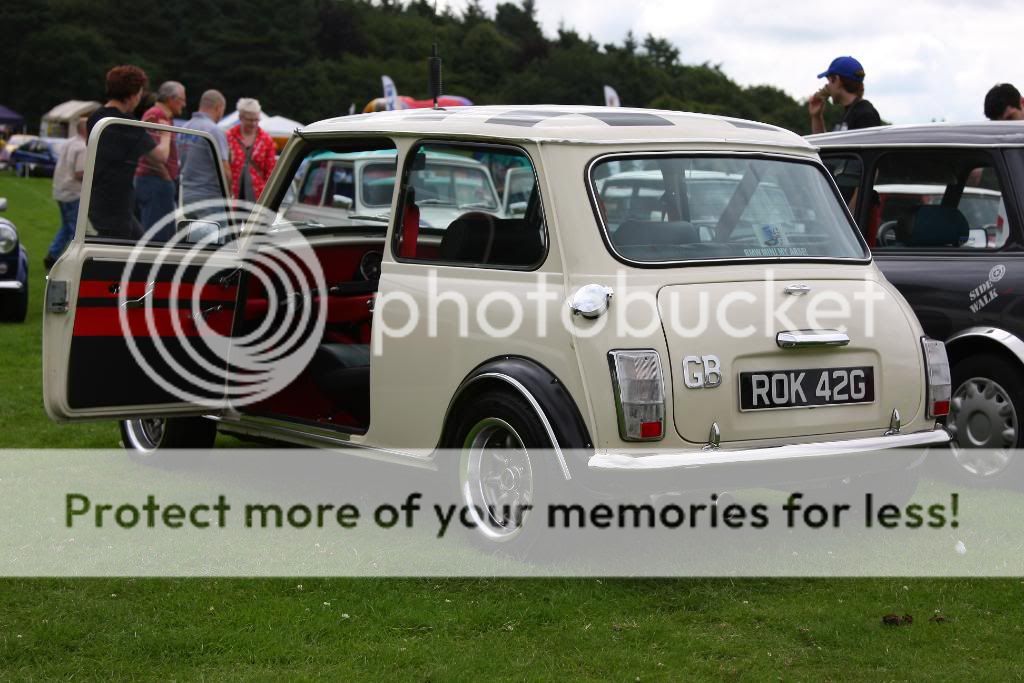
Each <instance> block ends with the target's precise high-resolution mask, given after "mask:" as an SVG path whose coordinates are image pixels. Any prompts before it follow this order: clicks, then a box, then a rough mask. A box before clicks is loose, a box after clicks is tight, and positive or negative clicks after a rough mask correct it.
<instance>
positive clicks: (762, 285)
mask: <svg viewBox="0 0 1024 683" xmlns="http://www.w3.org/2000/svg"><path fill="white" fill-rule="evenodd" d="M147 127H148V128H151V129H153V130H151V131H149V133H148V134H149V135H154V136H156V135H175V134H176V132H175V129H172V128H160V127H157V126H152V125H149V124H141V123H138V122H125V121H121V120H114V119H108V120H106V121H104V122H101V124H100V125H99V126H98V127H97V129H96V131H95V132H94V134H93V136H92V137H91V139H90V150H89V162H90V170H89V171H88V172H87V174H86V179H85V191H84V192H83V206H82V211H81V213H80V216H81V218H80V224H79V226H78V234H77V235H76V237H75V240H74V243H73V244H72V246H71V247H70V249H69V250H68V251H67V253H66V254H65V255H64V256H63V257H62V258H61V260H60V261H59V262H58V263H57V264H56V266H55V267H54V268H53V270H52V271H51V273H50V279H49V283H48V289H47V295H46V313H45V321H44V334H45V349H44V353H45V358H44V375H45V401H46V408H47V411H48V412H49V414H50V415H51V416H52V417H53V418H54V419H56V420H76V419H119V420H122V423H121V430H122V436H123V439H124V444H125V446H126V447H127V448H129V449H131V450H133V451H135V452H137V453H153V452H156V450H157V449H163V448H168V447H206V446H210V445H212V444H213V439H214V437H215V435H216V432H217V431H218V430H220V431H224V432H229V433H233V434H240V435H249V436H255V437H259V438H262V439H273V440H277V441H280V442H286V443H292V444H301V445H307V446H318V447H324V448H331V449H345V450H346V452H349V453H351V454H354V455H371V456H372V457H375V458H378V459H386V460H391V461H394V462H398V463H404V464H409V465H414V466H420V467H428V468H437V469H441V470H445V471H446V472H447V474H446V475H445V476H450V477H452V480H453V481H457V482H459V490H460V491H461V492H462V495H463V496H464V498H465V502H466V503H468V504H474V505H479V506H480V508H481V509H484V510H490V509H492V506H494V505H496V504H501V503H502V502H503V501H504V502H507V501H509V500H513V501H530V500H536V499H537V498H538V497H541V496H542V493H543V492H544V491H549V492H550V490H551V489H552V488H553V487H556V486H575V487H581V488H586V489H589V490H597V491H601V490H606V489H608V488H615V487H617V486H621V485H625V484H630V485H631V486H632V485H637V486H640V487H641V488H643V487H646V488H648V489H649V490H651V491H655V490H659V491H666V490H677V489H681V488H686V487H688V486H697V485H699V482H701V477H702V475H703V474H705V473H718V474H721V473H726V474H728V473H733V472H734V473H735V475H736V479H737V484H736V485H737V486H738V485H740V484H741V483H745V484H747V485H758V486H768V485H771V484H777V483H781V482H789V481H802V480H811V479H815V478H818V479H826V478H836V477H843V478H847V479H848V478H850V477H857V476H861V475H869V474H870V475H878V474H879V473H881V474H884V475H885V477H886V478H887V479H888V480H890V481H896V480H902V478H903V477H904V475H905V473H906V472H907V471H908V468H911V467H912V466H914V465H915V464H916V463H917V462H919V461H920V453H919V452H917V451H913V450H905V447H925V446H929V445H934V444H944V443H946V442H947V441H948V435H947V434H946V432H945V431H944V430H943V429H941V428H940V427H939V426H937V424H936V418H937V417H940V416H942V415H944V414H945V413H946V412H947V410H948V403H949V369H948V366H947V362H946V356H945V352H944V349H943V346H942V344H941V343H938V342H935V341H932V340H930V339H928V338H926V337H925V336H924V335H923V333H922V331H921V327H920V325H919V324H918V322H917V320H916V318H915V317H914V315H913V313H912V312H911V311H910V309H909V308H908V306H907V304H906V302H905V301H904V300H903V298H902V297H901V296H900V295H899V294H898V293H897V292H896V291H895V290H894V289H893V288H892V287H891V286H890V285H889V284H888V283H887V282H886V281H885V279H884V278H883V277H882V276H881V275H880V274H879V272H878V270H877V269H876V267H875V265H874V264H873V263H872V261H871V257H870V253H869V251H868V249H867V247H866V246H865V244H864V242H863V240H862V239H861V237H860V236H859V233H858V231H857V230H856V227H855V226H854V224H853V223H852V221H851V219H850V215H849V213H848V212H847V210H846V209H845V205H844V204H843V202H842V200H841V198H840V196H839V193H838V191H837V189H836V187H835V185H834V183H833V182H832V180H831V179H830V176H829V174H828V173H827V171H826V170H825V168H824V167H823V166H822V164H821V162H820V160H819V159H818V157H817V155H816V154H815V152H814V150H813V149H812V148H811V147H810V146H809V145H808V144H807V143H806V142H804V141H803V140H802V139H801V138H799V137H798V136H796V135H793V134H791V133H789V132H786V131H784V130H781V129H778V128H775V127H772V126H768V125H763V124H759V123H752V122H748V121H741V120H735V119H728V118H721V117H712V116H704V115H696V114H684V113H678V112H667V111H645V110H632V109H618V108H616V109H609V108H595V107H570V106H550V107H460V108H458V109H453V110H450V111H445V110H422V111H414V112H410V111H396V112H387V113H375V114H369V115H362V116H349V117H344V118H337V119H330V120H326V121H322V122H320V123H316V124H313V125H310V126H308V127H306V128H305V129H304V130H302V131H300V132H299V133H297V134H296V136H294V137H293V139H292V140H291V142H290V143H289V145H288V147H287V148H286V149H285V151H284V153H283V155H282V157H281V160H280V162H279V164H278V167H277V169H276V170H275V174H274V177H273V178H272V180H271V182H270V183H269V185H268V187H267V189H266V190H265V191H264V193H263V196H262V197H261V199H260V202H259V206H258V207H257V208H256V209H255V210H254V211H253V212H252V213H251V214H249V215H248V216H244V215H243V216H242V218H240V219H239V218H237V214H236V217H235V218H232V217H231V216H230V215H228V216H227V217H225V218H223V219H222V220H220V221H219V222H218V221H217V220H216V219H213V218H204V219H203V220H202V221H188V220H181V219H180V217H179V220H178V221H177V223H176V225H175V228H176V230H175V231H174V235H175V238H172V239H171V241H162V240H165V239H166V237H164V238H160V240H150V241H146V240H142V241H140V240H139V239H138V238H137V237H136V236H135V234H133V233H132V232H131V231H130V230H129V228H128V227H125V228H124V229H123V230H119V229H118V227H117V226H116V225H115V226H111V225H110V221H109V220H108V221H107V222H106V223H105V225H104V226H102V229H100V230H98V231H97V233H98V234H96V235H90V234H87V230H86V229H87V227H89V226H88V223H89V222H90V218H89V217H90V216H94V214H93V211H92V209H91V208H90V206H89V204H88V203H87V202H89V201H91V202H96V201H97V200H99V201H100V203H101V208H102V207H104V206H107V205H108V204H109V202H110V197H98V196H97V195H96V194H95V188H94V184H95V183H96V179H97V178H99V177H101V176H102V175H103V174H104V173H110V172H111V171H110V170H109V169H105V168H101V165H102V164H110V163H113V162H111V159H116V158H117V157H116V154H114V153H113V152H108V153H104V144H107V143H105V142H104V141H105V140H110V144H112V145H119V146H120V147H119V148H124V147H130V146H131V144H135V141H137V138H139V136H140V135H142V134H145V133H146V132H145V131H142V130H140V129H143V128H147ZM97 133H98V134H97ZM129 142H131V144H129ZM148 146H149V145H147V144H145V143H144V142H143V143H139V144H138V145H136V147H135V148H134V149H135V150H136V152H138V150H139V149H144V148H148ZM133 153H135V152H133ZM354 154H381V155H394V156H395V158H397V162H398V176H397V177H398V178H399V179H400V182H398V183H394V184H392V187H393V190H392V195H391V196H390V198H389V201H387V202H386V204H387V209H386V210H382V211H380V212H379V214H380V215H375V216H369V217H367V216H363V215H359V214H351V213H349V214H345V213H344V212H339V213H337V214H336V215H335V217H334V218H333V219H332V218H329V217H327V214H324V215H323V216H321V217H318V219H317V220H316V221H315V222H313V221H309V222H303V221H295V220H291V219H290V218H289V215H290V212H291V211H292V209H293V206H294V204H295V202H297V201H300V199H299V198H298V197H297V196H296V193H295V192H294V191H292V192H290V193H289V189H290V188H292V187H293V184H294V179H295V176H296V174H297V173H300V172H303V171H304V170H306V169H308V168H309V167H310V163H311V161H310V160H313V159H321V158H332V159H343V158H346V156H345V155H354ZM450 158H462V159H466V160H472V163H467V164H464V165H462V166H460V167H455V166H453V165H452V164H447V165H446V166H443V167H442V165H440V164H438V163H436V162H435V160H438V159H450ZM481 168H486V169H487V172H488V173H489V178H490V179H493V185H494V187H493V188H492V187H490V186H489V183H490V182H491V180H490V179H488V180H487V181H486V182H481V183H479V187H478V188H477V189H479V190H480V191H481V192H483V194H484V195H486V197H485V199H484V201H487V202H494V201H495V200H494V199H493V197H494V196H497V197H504V196H506V194H507V193H508V192H510V191H511V192H513V193H515V194H516V195H517V200H522V201H525V206H522V202H521V201H520V202H519V203H520V206H521V209H520V210H517V211H508V212H505V211H501V212H491V213H488V212H487V209H490V208H491V205H490V204H487V206H480V205H476V204H475V202H476V201H480V200H477V199H474V197H476V196H477V195H476V194H475V193H471V194H472V196H469V195H467V198H466V199H465V200H464V201H463V200H460V201H457V202H455V205H456V206H458V205H462V208H461V209H460V211H459V214H458V215H457V216H456V217H454V218H453V219H452V220H451V221H450V222H449V223H447V224H446V225H434V224H431V225H425V224H424V223H423V221H421V214H422V212H425V211H426V210H427V209H428V207H429V206H430V205H431V204H432V203H433V202H434V201H435V200H436V198H437V197H442V196H445V197H454V196H456V195H458V194H460V193H461V192H463V191H464V190H465V189H466V188H470V187H472V184H473V183H474V182H477V181H475V180H474V179H473V178H474V177H476V178H477V180H479V178H480V177H482V176H481V174H480V173H479V169H481ZM521 169H529V174H530V176H531V177H532V183H530V187H529V190H528V191H527V192H523V188H522V184H523V182H522V181H523V176H524V171H523V170H521ZM473 174H476V175H475V176H473ZM630 178H632V179H633V180H637V181H638V182H639V180H642V182H640V183H639V184H636V187H638V188H643V190H642V192H643V193H644V194H643V197H642V200H643V201H642V202H639V204H642V205H643V206H642V207H641V210H639V211H637V212H631V211H629V210H627V208H628V207H627V206H626V204H623V195H622V193H623V191H624V190H623V189H622V188H624V187H627V186H628V184H627V183H626V182H625V181H626V180H627V179H630ZM513 181H514V183H515V187H514V188H512V187H509V188H508V189H507V188H506V186H507V185H508V184H510V183H512V182H513ZM631 182H632V181H631ZM485 185H486V186H487V187H485ZM424 188H431V193H430V195H429V196H428V193H427V192H425V191H424ZM639 191H640V190H638V192H639ZM91 192H92V196H90V193H91ZM606 195H607V196H606ZM638 196H639V195H638ZM125 201H127V200H125ZM613 204H614V206H613ZM108 208H109V207H108ZM257 214H262V215H263V218H261V219H257V218H256V216H257ZM97 216H99V217H100V218H103V216H102V215H101V214H97ZM381 216H383V217H384V220H381ZM125 220H127V219H125ZM92 222H95V216H94V220H93V221H92ZM94 227H95V226H94ZM211 230H212V232H211ZM218 231H219V236H217V237H216V238H213V237H212V236H213V235H214V233H218ZM295 245H303V246H302V249H305V250H306V256H305V258H306V259H307V260H306V261H305V266H304V267H303V268H301V269H297V270H295V271H293V272H292V273H291V275H283V274H281V273H280V272H278V274H277V275H274V272H275V268H276V266H274V265H273V264H274V263H277V262H278V261H282V260H284V257H281V258H280V259H270V258H268V259H265V260H262V261H261V259H260V257H261V255H262V254H264V253H267V252H273V251H274V250H275V249H280V250H283V251H282V253H284V252H287V251H288V250H290V249H293V248H294V249H298V248H297V247H295ZM312 271H318V272H319V274H316V275H315V277H314V276H313V275H310V274H309V273H311V272H312ZM297 281H298V284H296V282H297ZM289 287H292V288H296V287H297V289H296V291H294V292H293V291H287V292H285V294H283V295H282V291H284V290H288V289H289ZM295 311H301V312H303V313H309V314H310V315H309V316H307V317H306V318H303V319H302V321H299V322H296V318H295ZM313 313H316V314H317V315H313ZM317 316H320V317H319V318H318V317H317ZM310 320H319V321H320V322H319V323H318V325H314V324H313V323H311V322H309V321H310ZM303 321H304V322H303ZM311 330H312V331H311ZM271 337H273V338H274V339H273V340H272V343H270V344H269V345H264V346H263V347H262V351H260V353H263V354H264V355H265V356H268V357H269V358H270V360H271V361H272V363H267V364H265V365H273V370H274V371H278V370H279V371H280V373H279V374H281V373H283V376H280V377H276V379H275V381H276V384H275V383H274V382H269V381H268V382H263V379H264V374H265V373H264V372H263V370H264V369H265V365H260V364H259V363H255V364H246V361H247V359H250V357H251V356H252V354H251V353H250V351H251V349H252V348H253V347H255V346H259V345H260V344H261V343H262V342H263V341H265V340H267V339H269V338H271ZM293 339H294V340H296V341H295V344H292V343H291V342H292V340H293ZM299 342H301V343H299ZM300 346H301V349H299V347H300ZM293 347H294V348H293ZM268 349H269V350H268ZM296 349H297V350H296ZM256 355H257V356H259V354H256ZM293 357H295V358H298V359H299V360H298V362H296V363H292V364H291V366H290V367H284V366H289V363H287V362H285V361H287V360H288V359H290V358H293ZM257 360H259V358H257ZM271 374H273V373H271ZM441 449H454V450H456V451H458V452H459V453H460V455H459V457H457V458H455V459H454V460H453V461H451V462H448V463H445V462H442V461H441V456H440V455H438V454H439V453H440V452H441ZM495 451H497V452H498V454H497V455H495ZM542 453H543V454H547V453H550V454H551V457H541V454H542ZM446 465H451V466H450V467H447V466H446ZM741 479H742V480H744V481H742V482H741V481H739V480H741ZM491 521H492V522H493V523H492V524H491V525H490V527H489V529H488V530H487V531H486V532H485V535H486V536H487V537H488V538H491V539H493V540H495V541H503V540H512V539H515V538H516V537H517V535H518V534H519V533H520V531H521V528H522V527H521V526H520V525H518V524H517V523H515V522H514V521H512V520H510V519H509V518H507V517H500V518H497V519H494V520H491ZM519 521H522V520H519ZM523 523H524V524H526V522H523Z"/></svg>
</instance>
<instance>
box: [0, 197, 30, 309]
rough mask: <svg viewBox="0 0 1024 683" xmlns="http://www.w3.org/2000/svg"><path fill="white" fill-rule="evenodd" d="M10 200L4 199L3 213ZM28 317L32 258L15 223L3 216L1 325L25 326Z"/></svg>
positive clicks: (1, 202) (0, 234)
mask: <svg viewBox="0 0 1024 683" xmlns="http://www.w3.org/2000/svg"><path fill="white" fill-rule="evenodd" d="M6 210H7V200H6V199H5V198H3V197H0V211H6ZM27 313H28V254H26V253H25V247H24V246H23V245H22V244H21V240H20V239H19V238H18V229H17V228H16V227H15V226H14V223H12V222H11V221H9V220H8V219H7V218H4V217H3V216H0V321H3V322H22V321H24V320H25V316H26V314H27Z"/></svg>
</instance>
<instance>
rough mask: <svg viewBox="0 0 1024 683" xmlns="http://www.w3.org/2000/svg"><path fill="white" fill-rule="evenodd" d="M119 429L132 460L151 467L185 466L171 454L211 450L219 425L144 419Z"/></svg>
mask: <svg viewBox="0 0 1024 683" xmlns="http://www.w3.org/2000/svg"><path fill="white" fill-rule="evenodd" d="M118 425H119V427H120V430H121V444H122V445H123V446H124V448H125V449H126V450H127V451H128V457H129V458H131V459H132V460H135V461H136V462H140V463H144V464H147V465H156V466H166V465H171V464H179V463H180V464H184V463H183V462H181V461H180V458H179V459H178V462H177V463H176V462H173V461H172V460H171V459H170V458H168V455H169V453H168V451H170V450H172V449H196V450H198V449H209V448H213V444H214V442H215V441H216V439H217V423H216V422H214V421H213V420H208V419H206V418H203V417H167V418H160V417H157V418H152V417H141V418H133V419H131V420H121V422H120V423H118Z"/></svg>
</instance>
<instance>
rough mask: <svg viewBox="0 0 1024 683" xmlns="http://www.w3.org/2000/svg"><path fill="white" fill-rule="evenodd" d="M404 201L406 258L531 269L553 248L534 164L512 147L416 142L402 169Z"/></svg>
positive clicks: (399, 250)
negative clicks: (550, 242)
mask: <svg viewBox="0 0 1024 683" xmlns="http://www.w3.org/2000/svg"><path fill="white" fill-rule="evenodd" d="M500 197H508V198H509V199H508V201H506V202H503V201H502V200H501V199H500ZM401 207H402V215H401V218H400V220H399V222H398V230H396V234H395V244H394V249H395V253H396V254H397V255H398V257H399V258H400V259H409V260H416V261H430V262H434V263H449V264H460V265H469V266H475V267H491V268H532V267H535V266H537V265H539V263H540V262H541V260H542V259H543V257H544V255H545V254H546V252H547V234H546V231H545V225H544V218H543V212H542V210H541V204H540V196H539V194H538V193H537V183H536V175H535V173H534V170H533V164H532V163H531V161H530V158H529V156H528V155H527V154H526V153H525V152H524V151H522V150H520V149H517V148H514V147H506V146H503V145H477V144H454V143H452V144H448V143H428V144H421V145H419V146H417V147H416V148H414V149H413V150H412V151H411V152H410V156H409V158H408V160H407V162H406V166H405V168H404V171H403V179H402V201H401Z"/></svg>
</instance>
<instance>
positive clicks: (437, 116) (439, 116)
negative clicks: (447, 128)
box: [404, 111, 452, 121]
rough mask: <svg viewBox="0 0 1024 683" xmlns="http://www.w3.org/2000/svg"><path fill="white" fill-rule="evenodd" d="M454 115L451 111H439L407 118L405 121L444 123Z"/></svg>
mask: <svg viewBox="0 0 1024 683" xmlns="http://www.w3.org/2000/svg"><path fill="white" fill-rule="evenodd" d="M451 115H452V112H450V111H443V112H442V111H439V112H436V113H434V114H416V115H415V116H406V117H405V119H404V120H405V121H444V120H445V119H446V118H448V117H449V116H451Z"/></svg>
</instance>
